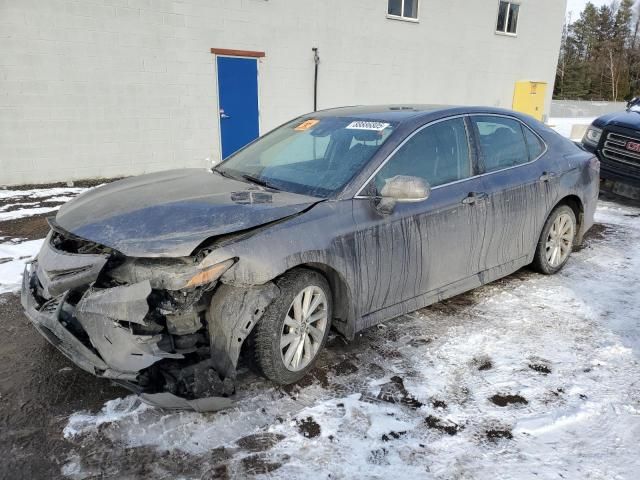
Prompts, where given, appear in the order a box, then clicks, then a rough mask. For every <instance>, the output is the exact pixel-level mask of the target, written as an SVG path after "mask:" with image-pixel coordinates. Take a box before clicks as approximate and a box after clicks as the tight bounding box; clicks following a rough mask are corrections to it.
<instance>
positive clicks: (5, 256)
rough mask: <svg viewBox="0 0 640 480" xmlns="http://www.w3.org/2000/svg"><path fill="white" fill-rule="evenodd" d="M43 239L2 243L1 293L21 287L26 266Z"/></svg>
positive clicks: (0, 247)
mask: <svg viewBox="0 0 640 480" xmlns="http://www.w3.org/2000/svg"><path fill="white" fill-rule="evenodd" d="M43 241H44V240H43V239H40V240H30V241H27V242H22V243H10V242H4V243H0V294H2V293H7V292H12V291H15V290H19V289H20V285H21V284H22V272H23V271H24V266H25V264H26V262H27V261H29V260H30V259H32V258H33V257H35V256H36V255H37V254H38V252H39V251H40V247H42V242H43Z"/></svg>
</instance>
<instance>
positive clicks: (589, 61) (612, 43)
mask: <svg viewBox="0 0 640 480" xmlns="http://www.w3.org/2000/svg"><path fill="white" fill-rule="evenodd" d="M639 89H640V2H638V4H637V5H636V6H635V7H634V0H621V1H620V2H619V3H618V2H613V3H612V4H611V5H603V6H601V7H600V8H596V7H595V5H593V3H591V2H589V3H587V5H586V6H585V9H584V10H583V11H582V13H581V14H580V18H579V19H577V20H576V21H575V22H573V23H572V24H570V25H566V26H565V28H564V31H563V35H562V44H561V49H560V58H559V61H558V70H557V73H556V86H555V90H554V95H555V97H556V98H566V99H596V100H614V101H619V100H622V99H623V98H627V99H628V98H630V97H632V96H633V95H634V94H635V95H640V91H639Z"/></svg>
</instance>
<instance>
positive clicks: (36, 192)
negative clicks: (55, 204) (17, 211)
mask: <svg viewBox="0 0 640 480" xmlns="http://www.w3.org/2000/svg"><path fill="white" fill-rule="evenodd" d="M85 190H87V189H86V188H83V187H54V188H33V189H29V190H11V189H0V199H4V198H46V197H53V196H56V195H72V196H75V195H77V194H79V193H82V192H84V191H85Z"/></svg>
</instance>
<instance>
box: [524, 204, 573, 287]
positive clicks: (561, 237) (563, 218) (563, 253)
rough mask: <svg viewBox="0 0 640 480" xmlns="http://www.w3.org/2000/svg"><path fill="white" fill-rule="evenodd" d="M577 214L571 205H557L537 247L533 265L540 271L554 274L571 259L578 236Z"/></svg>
mask: <svg viewBox="0 0 640 480" xmlns="http://www.w3.org/2000/svg"><path fill="white" fill-rule="evenodd" d="M576 230H577V224H576V215H575V213H573V210H572V209H571V207H569V206H567V205H560V206H559V207H556V208H555V209H554V210H553V211H552V212H551V214H550V215H549V218H547V221H546V222H545V225H544V228H543V229H542V234H541V235H540V240H539V241H538V245H537V248H536V253H535V256H534V260H533V266H534V267H535V268H536V270H538V271H539V272H540V273H544V274H546V275H551V274H554V273H556V272H558V271H560V269H562V267H564V265H565V264H566V263H567V260H569V255H571V251H572V250H573V242H574V240H575V237H576Z"/></svg>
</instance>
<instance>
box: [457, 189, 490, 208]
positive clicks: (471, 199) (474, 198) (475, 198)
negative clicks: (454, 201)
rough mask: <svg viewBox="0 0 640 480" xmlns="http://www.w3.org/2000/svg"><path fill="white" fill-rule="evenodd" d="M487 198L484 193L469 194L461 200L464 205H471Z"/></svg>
mask: <svg viewBox="0 0 640 480" xmlns="http://www.w3.org/2000/svg"><path fill="white" fill-rule="evenodd" d="M487 196H488V195H487V194H486V193H484V192H469V195H467V196H466V197H464V198H463V199H462V203H463V204H465V205H473V204H475V203H476V202H479V201H480V200H484V199H485V198H487Z"/></svg>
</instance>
